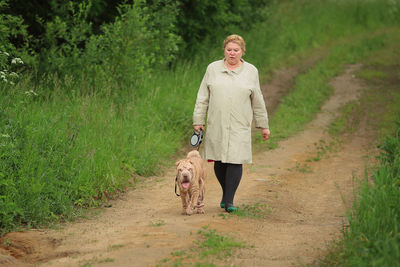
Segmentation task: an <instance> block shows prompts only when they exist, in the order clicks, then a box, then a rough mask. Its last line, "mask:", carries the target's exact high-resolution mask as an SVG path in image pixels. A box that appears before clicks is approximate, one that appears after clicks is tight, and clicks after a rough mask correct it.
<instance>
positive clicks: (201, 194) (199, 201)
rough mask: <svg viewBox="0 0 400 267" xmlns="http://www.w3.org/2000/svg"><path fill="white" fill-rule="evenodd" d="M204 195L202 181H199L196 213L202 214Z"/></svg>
mask: <svg viewBox="0 0 400 267" xmlns="http://www.w3.org/2000/svg"><path fill="white" fill-rule="evenodd" d="M204 194H205V185H204V181H203V180H200V192H199V198H198V199H197V213H198V214H204V213H205V211H204Z"/></svg>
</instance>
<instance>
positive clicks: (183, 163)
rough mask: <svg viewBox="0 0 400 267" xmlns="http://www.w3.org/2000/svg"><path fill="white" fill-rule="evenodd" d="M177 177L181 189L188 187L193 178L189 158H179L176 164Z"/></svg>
mask: <svg viewBox="0 0 400 267" xmlns="http://www.w3.org/2000/svg"><path fill="white" fill-rule="evenodd" d="M175 166H176V170H177V172H178V173H177V177H178V180H179V183H180V184H181V186H182V188H183V189H188V188H189V186H190V183H191V182H192V180H193V176H194V175H193V164H192V162H191V161H190V160H180V161H178V162H177V163H176V164H175Z"/></svg>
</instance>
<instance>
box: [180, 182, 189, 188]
mask: <svg viewBox="0 0 400 267" xmlns="http://www.w3.org/2000/svg"><path fill="white" fill-rule="evenodd" d="M189 186H190V183H189V182H182V187H183V188H185V189H187V188H189Z"/></svg>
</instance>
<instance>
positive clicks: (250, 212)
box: [232, 203, 272, 219]
mask: <svg viewBox="0 0 400 267" xmlns="http://www.w3.org/2000/svg"><path fill="white" fill-rule="evenodd" d="M271 212H272V210H271V208H269V207H268V206H267V205H266V204H260V203H255V204H250V205H247V204H245V205H241V206H240V207H239V208H238V210H237V211H235V212H232V214H234V215H236V216H238V217H247V218H256V219H264V218H267V217H268V215H270V214H271Z"/></svg>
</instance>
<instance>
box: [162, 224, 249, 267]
mask: <svg viewBox="0 0 400 267" xmlns="http://www.w3.org/2000/svg"><path fill="white" fill-rule="evenodd" d="M197 234H198V235H199V239H200V240H198V241H195V242H194V244H195V247H193V248H191V249H190V250H181V251H176V252H172V253H171V257H168V258H164V259H162V260H161V261H160V263H159V264H158V265H157V266H159V267H161V266H221V265H220V263H224V264H226V261H227V260H228V259H229V258H230V257H231V256H232V250H233V249H235V248H245V247H248V246H247V245H246V244H245V243H243V242H240V241H237V240H236V239H234V238H233V237H231V236H227V235H221V234H219V233H218V232H217V230H215V229H209V227H208V226H204V227H202V228H201V229H200V230H199V231H198V232H197Z"/></svg>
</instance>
